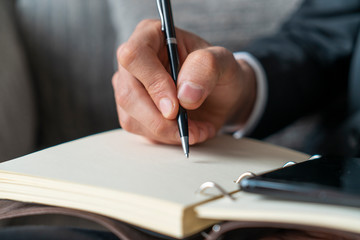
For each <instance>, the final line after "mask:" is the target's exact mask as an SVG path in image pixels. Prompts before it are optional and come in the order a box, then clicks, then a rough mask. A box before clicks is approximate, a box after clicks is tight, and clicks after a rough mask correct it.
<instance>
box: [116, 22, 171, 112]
mask: <svg viewBox="0 0 360 240" xmlns="http://www.w3.org/2000/svg"><path fill="white" fill-rule="evenodd" d="M166 54H167V53H166V47H165V42H164V36H163V33H162V32H161V23H160V22H159V21H155V20H145V21H142V22H141V23H140V24H139V25H138V26H137V27H136V29H135V31H134V33H133V34H132V36H131V37H130V38H129V40H128V42H126V43H124V44H122V45H121V46H120V48H119V50H118V52H117V56H118V62H119V64H120V65H121V66H122V67H123V68H125V69H126V70H127V71H128V72H129V73H131V74H132V75H133V76H134V77H135V78H137V79H138V80H139V81H140V82H141V83H142V84H143V85H144V87H145V89H146V90H147V92H148V94H149V95H150V97H151V99H152V100H153V101H154V103H155V105H156V106H157V108H158V109H159V110H160V112H161V113H162V115H163V116H164V117H165V118H168V119H174V118H175V117H176V115H177V112H178V100H177V97H176V86H175V84H174V81H173V79H172V78H171V76H170V74H169V73H168V71H167V70H166V68H165V67H164V64H166V65H167V62H168V61H167V55H166Z"/></svg>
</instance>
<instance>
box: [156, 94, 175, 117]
mask: <svg viewBox="0 0 360 240" xmlns="http://www.w3.org/2000/svg"><path fill="white" fill-rule="evenodd" d="M159 107H160V111H161V113H162V115H163V116H164V117H166V118H167V117H169V116H170V114H171V112H172V111H173V109H174V104H173V103H172V102H171V100H170V99H168V98H162V99H161V100H160V102H159Z"/></svg>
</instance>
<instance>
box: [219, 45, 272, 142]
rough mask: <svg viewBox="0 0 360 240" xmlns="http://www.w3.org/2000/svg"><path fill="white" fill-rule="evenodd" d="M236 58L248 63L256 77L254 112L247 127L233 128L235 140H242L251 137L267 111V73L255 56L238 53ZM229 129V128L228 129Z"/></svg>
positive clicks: (235, 55)
mask: <svg viewBox="0 0 360 240" xmlns="http://www.w3.org/2000/svg"><path fill="white" fill-rule="evenodd" d="M234 57H235V59H236V60H244V61H246V62H247V63H248V64H249V65H250V66H251V67H252V69H253V70H254V72H255V77H256V100H255V105H254V108H253V111H252V113H251V114H250V117H249V119H248V120H247V122H246V123H245V125H243V126H242V127H237V129H234V127H235V126H232V129H233V131H235V132H234V133H233V136H234V137H235V138H242V137H244V136H246V135H249V134H250V133H251V131H252V130H253V129H254V128H255V126H256V125H257V123H258V122H259V120H260V118H261V116H262V114H263V112H264V109H265V104H266V100H267V90H268V89H267V83H266V75H265V71H264V69H263V67H262V65H261V63H260V62H259V61H258V60H257V59H256V58H255V57H254V56H253V55H251V54H250V53H247V52H236V53H234ZM228 127H229V126H227V127H226V128H228Z"/></svg>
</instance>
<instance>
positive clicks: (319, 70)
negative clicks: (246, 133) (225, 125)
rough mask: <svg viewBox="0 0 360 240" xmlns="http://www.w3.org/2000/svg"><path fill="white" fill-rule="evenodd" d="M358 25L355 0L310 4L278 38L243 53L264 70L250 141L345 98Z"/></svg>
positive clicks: (311, 1)
mask: <svg viewBox="0 0 360 240" xmlns="http://www.w3.org/2000/svg"><path fill="white" fill-rule="evenodd" d="M359 23H360V1H358V0H309V1H305V2H304V3H303V4H302V5H301V6H300V8H299V9H298V10H297V11H296V12H295V13H294V14H293V15H292V16H291V17H290V19H289V20H288V21H287V22H286V23H285V24H284V25H283V26H282V28H281V29H280V30H279V32H278V33H277V34H275V35H273V36H270V37H267V38H262V39H259V40H256V41H254V42H253V43H252V44H250V45H249V46H248V47H247V48H246V49H245V51H248V52H250V53H251V54H253V55H254V56H255V57H256V58H257V59H258V60H259V61H260V63H261V64H262V65H263V68H264V70H265V73H266V76H267V82H268V99H267V104H266V108H265V112H264V114H263V116H262V118H261V119H260V122H259V124H258V126H257V128H256V129H255V131H254V132H253V134H252V136H253V137H258V138H262V137H265V136H267V135H269V134H271V133H273V132H275V131H277V130H279V129H281V128H282V127H284V126H285V125H287V124H289V123H291V122H293V121H294V120H296V119H297V118H299V117H301V116H304V115H306V114H310V113H312V112H314V111H319V110H321V109H322V108H324V107H325V105H327V104H329V103H330V102H331V101H333V100H335V99H336V98H337V97H339V96H340V95H343V94H345V92H346V89H347V82H348V81H347V79H348V71H349V65H350V61H351V55H352V52H353V49H354V45H355V43H356V37H357V34H358V31H359ZM359 67H360V66H359Z"/></svg>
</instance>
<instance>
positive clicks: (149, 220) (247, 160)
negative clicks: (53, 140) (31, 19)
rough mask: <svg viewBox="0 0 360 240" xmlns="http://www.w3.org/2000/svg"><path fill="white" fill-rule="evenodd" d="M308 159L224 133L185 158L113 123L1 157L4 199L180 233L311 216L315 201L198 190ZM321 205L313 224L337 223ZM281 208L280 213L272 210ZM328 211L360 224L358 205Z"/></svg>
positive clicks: (229, 185)
mask: <svg viewBox="0 0 360 240" xmlns="http://www.w3.org/2000/svg"><path fill="white" fill-rule="evenodd" d="M307 158H308V156H307V155H305V154H302V153H298V152H295V151H291V150H288V149H285V148H281V147H277V146H273V145H270V144H266V143H263V142H260V141H255V140H250V139H241V140H236V139H234V138H232V137H231V136H218V137H216V138H215V139H212V140H210V141H208V142H206V143H204V144H200V145H197V146H193V147H191V155H190V158H189V159H186V158H185V157H184V155H183V152H182V149H181V147H180V146H168V145H155V144H152V143H149V142H147V141H146V140H145V139H143V138H141V137H138V136H135V135H132V134H129V133H127V132H125V131H122V130H113V131H109V132H105V133H101V134H96V135H92V136H89V137H86V138H82V139H79V140H76V141H72V142H68V143H65V144H61V145H58V146H55V147H52V148H48V149H45V150H42V151H39V152H36V153H33V154H29V155H27V156H24V157H20V158H17V159H14V160H11V161H8V162H5V163H1V164H0V198H3V199H11V200H18V201H25V202H35V203H41V204H48V205H53V206H61V207H67V208H74V209H80V210H83V211H88V212H93V213H98V214H101V215H104V216H108V217H112V218H115V219H118V220H121V221H124V222H127V223H130V224H133V225H135V226H139V227H142V228H145V229H149V230H152V231H155V232H159V233H162V234H165V235H169V236H172V237H177V238H183V237H186V236H189V235H192V234H194V233H197V232H199V231H201V230H202V229H204V228H206V227H208V226H210V225H211V224H213V223H215V222H218V221H219V220H233V219H236V218H238V220H259V219H260V220H263V221H275V222H281V221H294V222H295V223H296V222H297V221H300V222H306V221H307V219H310V220H311V219H313V218H312V217H311V214H310V213H311V211H313V210H314V209H317V208H314V207H313V206H314V205H311V204H310V205H309V206H310V207H307V205H301V209H302V208H305V209H307V211H308V213H309V214H310V215H309V214H304V212H305V213H306V211H305V210H304V212H303V211H302V210H299V211H294V210H295V209H297V205H296V204H295V205H294V204H293V203H287V202H283V203H281V204H280V205H279V204H278V202H276V201H275V202H274V201H270V200H266V199H261V198H260V197H257V196H253V195H251V194H245V193H241V194H240V195H244V196H245V197H241V196H238V194H239V193H236V194H235V197H236V200H235V201H230V200H228V199H226V198H221V196H220V195H219V193H218V192H216V191H214V192H211V191H209V192H206V193H207V194H200V193H196V191H197V189H198V188H199V186H200V185H201V184H202V183H204V182H206V181H213V182H216V183H217V184H219V185H221V186H222V187H223V188H224V189H225V191H226V192H229V193H234V192H236V191H238V185H237V184H235V183H234V180H236V179H237V178H238V176H239V175H241V174H242V173H244V172H246V171H251V172H254V173H260V172H263V171H267V170H270V169H274V168H279V167H281V166H282V165H283V164H284V163H286V162H288V161H297V162H299V161H304V160H306V159H307ZM244 206H248V207H244ZM299 206H300V205H299ZM323 208H325V209H323ZM323 208H320V210H319V211H317V213H318V214H322V217H321V216H317V218H314V220H313V222H311V224H313V223H314V224H316V222H317V221H318V220H321V221H324V223H323V225H326V226H328V227H337V225H336V223H337V221H335V220H329V221H327V222H326V221H325V220H326V217H325V215H327V214H328V213H329V211H327V209H326V208H328V209H331V208H332V207H331V206H323ZM337 208H339V207H337ZM243 209H245V211H243ZM349 209H350V210H352V211H353V214H351V213H350V210H349ZM263 210H264V211H263ZM278 211H279V212H280V213H281V214H280V215H279V214H274V213H277V212H278ZM314 211H315V210H314ZM315 212H316V211H315ZM330 213H331V214H333V216H340V217H341V216H342V217H343V220H344V219H348V220H349V221H353V224H352V226H355V225H354V224H357V226H360V211H359V209H355V208H341V207H340V210H338V211H335V210H334V211H333V212H331V211H330ZM324 219H325V220H324ZM354 221H355V223H354ZM350 225H351V224H347V222H344V224H343V225H341V226H340V228H341V229H343V230H350V229H349V228H351V226H350ZM353 228H355V227H353ZM351 230H352V231H354V229H351ZM357 231H359V232H360V230H359V229H357Z"/></svg>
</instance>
